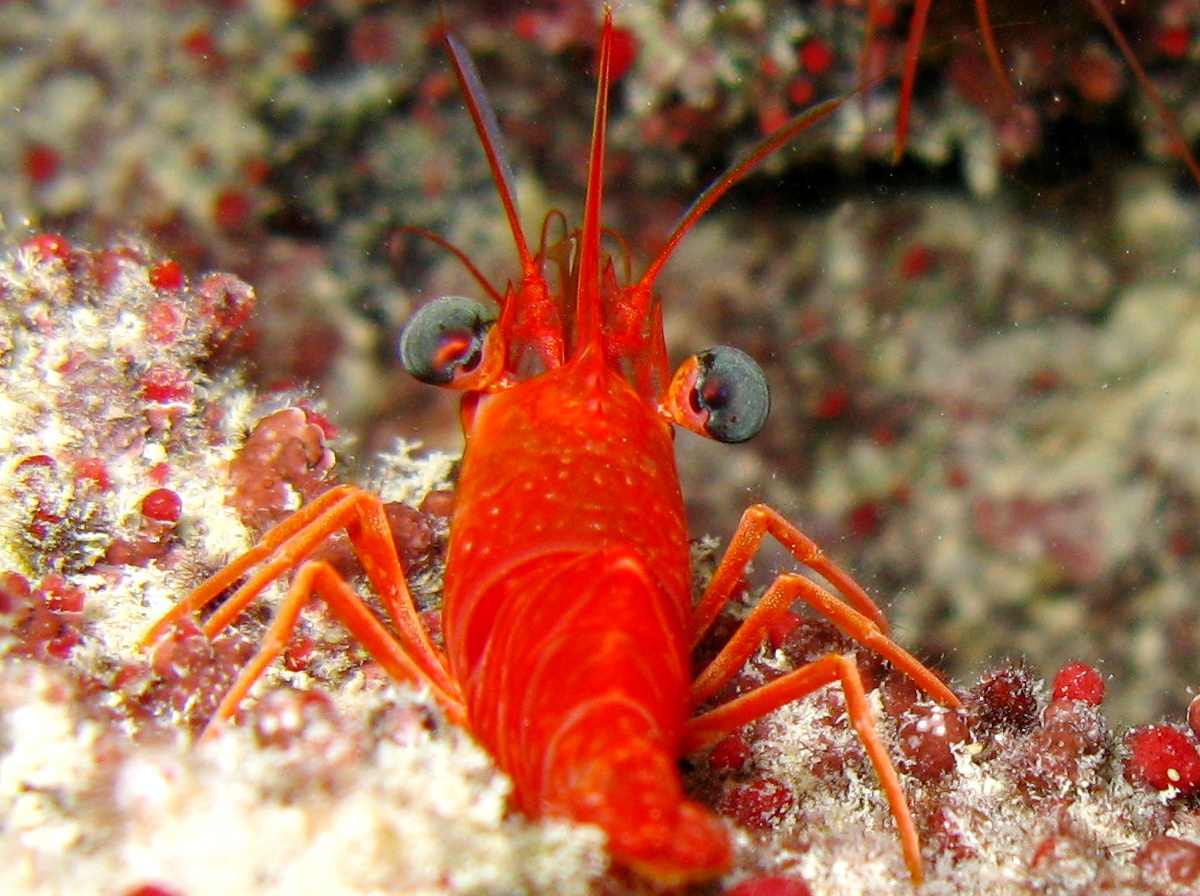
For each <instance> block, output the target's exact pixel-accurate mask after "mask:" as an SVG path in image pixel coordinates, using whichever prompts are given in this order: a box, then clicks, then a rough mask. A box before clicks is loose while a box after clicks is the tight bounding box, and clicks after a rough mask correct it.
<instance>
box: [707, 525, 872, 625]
mask: <svg viewBox="0 0 1200 896" xmlns="http://www.w3.org/2000/svg"><path fill="white" fill-rule="evenodd" d="M768 534H770V535H772V536H774V537H775V540H776V541H778V542H779V543H780V544H781V545H783V546H784V547H785V548H786V549H787V551H788V553H790V554H791V555H792V556H793V557H794V558H795V559H796V562H797V563H800V564H802V565H804V566H807V567H808V568H809V569H811V570H812V571H813V572H815V573H817V574H818V575H820V576H822V577H823V578H824V579H825V580H826V581H828V582H829V583H830V584H831V585H833V587H834V588H836V589H837V590H838V591H839V592H840V593H841V595H842V596H843V597H844V598H845V600H846V601H847V602H848V603H850V604H851V605H852V606H853V607H854V608H855V609H856V610H858V612H859V613H861V614H862V615H863V616H865V617H867V618H868V619H870V620H871V622H873V623H874V624H875V627H876V628H877V629H879V631H880V632H882V633H883V634H885V635H886V634H887V633H888V624H887V620H886V619H885V618H884V616H883V612H882V611H881V610H880V609H879V607H877V606H876V605H875V602H874V601H873V600H871V598H870V597H868V596H867V593H866V592H865V591H863V589H862V586H861V585H859V584H858V582H856V581H854V579H853V578H851V577H850V574H849V573H847V572H846V571H845V570H843V569H842V568H841V567H840V566H838V565H837V564H836V563H834V562H833V561H832V560H830V559H829V558H828V557H826V556H825V555H824V554H823V553H821V549H820V548H819V547H818V546H817V543H816V542H815V541H813V540H812V539H811V538H809V537H808V536H807V535H805V534H804V533H803V532H801V531H800V530H799V529H798V528H796V526H795V525H793V524H792V523H790V522H788V520H786V519H785V518H784V517H783V516H781V515H780V514H779V513H778V512H777V511H775V510H773V509H772V508H770V507H768V506H767V505H766V504H752V505H750V506H749V507H747V508H746V512H745V513H743V514H742V518H741V520H740V521H739V522H738V525H737V529H735V530H734V533H733V537H732V538H731V539H730V540H729V547H728V548H727V549H726V551H725V556H724V557H722V558H721V562H720V564H718V566H717V570H716V572H715V573H713V577H712V581H710V582H709V583H708V588H707V589H706V590H705V592H704V596H703V597H702V598H700V602H699V603H698V604H697V605H696V610H695V613H694V615H693V617H692V618H693V621H694V625H695V628H694V629H693V632H692V646H693V647H695V646H696V644H697V643H698V642H699V641H700V638H701V637H703V635H704V633H705V632H706V631H708V627H709V626H710V625H712V623H713V620H714V619H716V618H717V614H718V613H720V612H721V608H722V607H723V606H725V604H726V603H728V601H729V598H730V596H731V595H732V594H733V593H734V591H735V590H736V588H737V585H738V580H739V579H740V578H741V575H742V573H743V572H745V570H746V565H747V564H748V563H749V562H750V560H751V559H752V558H753V557H754V553H755V552H756V551H757V550H758V546H759V544H761V543H762V540H763V536H765V535H768ZM785 609H786V608H785Z"/></svg>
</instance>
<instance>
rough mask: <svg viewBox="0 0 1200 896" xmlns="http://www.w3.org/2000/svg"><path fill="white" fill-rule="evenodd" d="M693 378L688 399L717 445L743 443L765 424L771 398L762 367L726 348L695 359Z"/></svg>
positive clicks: (722, 347) (743, 355)
mask: <svg viewBox="0 0 1200 896" xmlns="http://www.w3.org/2000/svg"><path fill="white" fill-rule="evenodd" d="M695 361H696V379H695V382H694V384H693V385H692V390H691V395H690V396H689V398H690V402H691V405H692V410H693V411H695V412H696V413H697V414H698V415H700V416H701V417H702V418H703V419H704V421H705V422H704V432H705V434H706V435H708V436H709V437H710V438H713V439H716V440H717V441H718V442H730V443H733V442H745V441H746V440H747V439H752V438H754V436H756V435H757V434H758V431H759V430H760V429H762V427H763V424H764V423H766V422H767V413H768V411H770V409H771V396H770V392H769V391H768V389H767V378H766V377H765V376H763V372H762V368H761V367H759V366H758V365H757V364H756V363H755V362H754V359H753V358H751V357H750V356H749V355H747V354H746V353H745V352H743V351H740V350H739V349H736V348H731V347H730V346H727V345H719V346H717V347H715V348H710V349H706V350H704V351H702V352H700V353H699V354H697V355H696V356H695Z"/></svg>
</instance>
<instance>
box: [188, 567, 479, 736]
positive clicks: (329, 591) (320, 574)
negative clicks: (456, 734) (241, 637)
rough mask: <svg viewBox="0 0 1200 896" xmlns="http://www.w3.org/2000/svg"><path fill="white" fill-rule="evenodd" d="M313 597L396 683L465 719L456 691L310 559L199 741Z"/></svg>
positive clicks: (238, 698)
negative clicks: (411, 686) (423, 692)
mask: <svg viewBox="0 0 1200 896" xmlns="http://www.w3.org/2000/svg"><path fill="white" fill-rule="evenodd" d="M311 597H317V598H319V599H320V600H322V601H324V603H325V606H327V607H328V608H329V609H330V611H331V612H332V613H333V615H334V616H336V617H337V618H338V619H339V620H340V621H341V623H342V624H343V625H344V626H346V628H347V629H348V630H349V631H350V634H352V635H353V636H354V637H355V639H356V640H357V641H358V643H359V644H360V645H361V646H362V647H363V648H364V649H365V650H366V651H367V652H368V653H369V654H371V656H373V657H374V658H375V660H376V661H377V662H378V663H379V665H380V666H382V667H383V669H384V671H385V672H387V673H388V674H389V675H391V676H392V677H393V678H395V679H396V680H397V681H411V682H416V683H425V684H428V685H429V686H430V688H431V689H432V691H433V695H434V697H435V699H437V701H438V703H439V704H440V705H441V706H442V707H443V708H444V709H445V710H446V712H447V713H448V714H449V716H450V717H451V720H452V721H454V722H456V723H458V724H462V722H463V721H464V720H465V718H466V710H465V708H464V707H463V704H462V700H461V699H460V698H459V697H458V696H457V693H456V692H457V689H455V692H453V693H452V692H449V691H446V690H445V689H443V688H442V687H440V686H439V685H438V684H436V683H435V682H433V681H431V680H430V678H429V676H428V675H426V674H425V672H424V671H423V670H422V669H421V668H420V667H419V666H418V665H417V664H416V663H415V662H414V661H413V660H412V659H411V658H410V657H409V655H408V653H407V652H406V651H405V649H404V648H403V647H402V646H401V645H400V643H399V642H398V641H397V640H396V638H395V636H393V635H392V634H391V632H389V631H388V630H387V629H386V628H385V627H384V625H383V623H381V622H380V621H379V619H378V618H376V616H375V614H374V613H373V612H372V611H371V610H370V608H369V607H367V605H366V604H365V603H364V602H363V599H362V598H361V597H359V596H358V594H357V593H356V592H355V591H354V589H353V588H351V587H350V586H349V585H347V584H346V582H345V580H344V579H342V577H341V575H339V574H338V572H337V570H335V569H334V568H333V567H332V566H330V565H329V564H328V563H325V562H323V561H320V560H314V561H310V562H308V563H305V564H304V565H303V566H301V567H300V569H299V570H298V571H297V573H296V577H295V579H293V580H292V584H291V587H289V588H288V593H287V595H286V596H285V597H284V599H283V601H282V603H281V604H280V606H279V610H278V611H277V612H276V614H275V618H274V619H272V620H271V625H270V626H269V627H268V629H267V633H266V634H265V635H264V636H263V639H262V644H261V645H260V646H259V648H258V652H257V653H255V654H254V656H253V657H251V659H250V661H249V662H248V663H246V665H245V666H244V667H243V668H242V671H241V672H240V673H239V675H238V678H237V681H235V682H234V683H233V686H232V687H231V688H230V689H229V691H228V692H227V693H226V694H225V697H224V698H223V699H222V700H221V704H220V705H219V706H218V707H217V710H216V712H214V713H213V717H212V719H211V720H210V721H209V723H208V726H207V727H206V728H205V731H204V735H203V736H207V735H208V734H209V732H211V731H212V730H213V728H214V726H215V725H217V724H219V723H220V722H223V721H226V720H227V719H229V718H232V716H233V714H234V712H235V711H236V710H237V707H238V705H239V704H240V703H241V702H242V699H243V698H244V697H245V696H246V694H247V693H248V692H249V691H250V688H251V687H253V685H254V682H255V681H257V680H258V678H259V676H260V675H262V673H263V671H264V670H265V669H266V668H267V666H269V665H270V664H271V662H272V661H273V660H274V659H275V658H276V657H277V656H279V654H280V653H281V652H282V651H283V649H284V648H285V647H287V645H288V642H289V641H290V640H291V637H292V634H293V632H294V631H295V628H296V622H297V621H298V620H299V618H300V611H301V610H303V609H304V607H305V605H306V604H307V603H308V602H309V599H310V598H311Z"/></svg>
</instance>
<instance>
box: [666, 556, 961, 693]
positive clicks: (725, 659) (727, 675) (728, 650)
mask: <svg viewBox="0 0 1200 896" xmlns="http://www.w3.org/2000/svg"><path fill="white" fill-rule="evenodd" d="M797 600H802V601H804V602H805V603H806V604H808V605H809V606H810V607H811V608H812V609H813V610H814V611H815V612H816V613H817V614H819V615H820V616H823V617H824V618H826V619H828V620H829V621H830V622H832V623H833V624H834V625H835V626H837V627H838V628H839V629H840V630H841V631H842V632H844V633H845V634H846V635H847V636H849V637H850V638H853V639H854V640H855V641H857V642H858V643H859V644H861V645H862V646H863V647H866V648H867V649H868V650H870V651H872V652H874V653H877V654H879V655H880V656H882V657H883V658H884V659H886V660H888V661H889V662H890V663H891V664H892V665H894V666H895V667H896V668H897V669H899V670H900V671H901V672H903V673H904V674H905V675H907V676H908V677H909V678H910V679H912V681H913V683H914V684H916V685H917V687H919V688H920V689H921V690H922V691H924V692H925V693H926V694H927V695H929V696H930V697H931V698H932V699H934V700H936V701H937V702H938V703H941V704H942V705H943V706H952V707H958V706H961V705H962V703H961V702H960V701H959V699H958V697H957V696H955V694H954V692H953V691H951V690H950V689H949V688H948V687H946V685H944V684H943V683H942V681H941V680H940V679H939V678H938V677H937V676H936V675H934V674H933V672H931V671H930V670H929V668H928V667H927V666H925V664H924V663H922V662H921V661H920V660H918V659H917V658H916V657H915V656H913V655H912V654H911V653H909V652H908V651H907V650H905V649H904V648H903V647H901V646H900V645H899V644H897V643H896V642H895V641H893V640H892V639H891V638H889V637H888V636H887V635H885V634H884V633H883V632H881V631H880V630H879V627H878V626H877V625H876V624H875V623H874V621H873V620H871V619H868V618H867V617H866V616H864V615H863V614H862V613H859V612H858V611H857V610H855V609H854V608H852V607H850V606H848V605H847V604H846V603H844V602H843V601H842V600H840V599H838V598H837V597H835V596H834V595H833V594H831V593H829V592H828V591H826V590H825V589H824V588H822V587H821V586H820V585H818V584H817V583H816V582H813V581H811V580H809V579H806V578H804V577H803V576H800V575H796V574H794V573H784V574H783V575H781V576H779V577H778V578H777V579H776V580H775V581H774V583H773V584H772V585H771V587H770V588H768V589H767V591H766V593H765V594H763V596H762V597H761V598H760V599H759V601H758V603H757V604H756V605H755V607H754V609H753V610H752V611H751V612H750V615H749V616H747V617H746V618H745V619H744V620H743V621H742V624H741V625H740V626H739V627H738V629H737V631H735V632H734V633H733V637H731V638H730V639H729V641H728V642H727V643H726V644H725V646H724V647H723V648H722V649H721V652H720V653H718V654H717V655H716V657H714V658H713V660H712V661H711V662H710V663H709V664H708V665H707V666H706V667H705V668H704V670H703V671H702V672H701V673H700V674H699V675H698V676H696V680H695V681H694V682H692V687H691V691H690V697H691V703H692V706H693V708H694V707H697V706H700V705H701V704H702V703H704V702H705V701H706V700H708V699H710V698H711V697H712V696H713V695H714V694H716V692H717V691H718V690H720V689H721V687H722V686H723V685H724V684H725V683H726V682H728V681H729V680H730V679H731V678H732V677H733V676H734V675H735V674H736V673H737V671H738V669H740V668H742V666H743V665H745V663H746V660H748V659H750V656H751V654H753V653H754V651H756V650H757V649H758V647H759V645H760V644H762V642H763V638H764V637H765V635H766V632H767V630H768V629H769V628H770V627H771V626H772V625H773V624H774V623H775V622H776V621H777V620H778V619H779V618H780V617H781V616H782V615H783V614H784V613H785V612H786V611H787V609H788V607H790V606H791V605H792V604H793V603H795V602H796V601H797ZM773 708H774V707H772V709H773ZM769 711H770V710H767V712H769Z"/></svg>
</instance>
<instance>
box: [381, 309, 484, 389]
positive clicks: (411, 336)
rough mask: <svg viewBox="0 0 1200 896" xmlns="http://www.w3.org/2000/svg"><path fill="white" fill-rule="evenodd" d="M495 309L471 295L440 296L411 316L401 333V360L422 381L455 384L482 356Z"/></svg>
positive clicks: (473, 367) (436, 383)
mask: <svg viewBox="0 0 1200 896" xmlns="http://www.w3.org/2000/svg"><path fill="white" fill-rule="evenodd" d="M495 322H496V313H495V312H494V311H493V310H492V309H491V308H489V307H488V306H486V305H484V304H483V303H482V302H477V301H475V300H474V299H467V298H463V297H462V296H443V297H442V298H440V299H436V300H435V301H433V302H430V303H429V304H428V305H425V306H424V307H422V308H421V309H420V310H418V311H417V313H416V314H414V315H413V316H412V318H411V319H410V320H409V322H408V324H407V325H406V326H405V327H404V332H402V333H401V334H400V363H401V364H403V365H404V368H405V370H407V371H408V372H409V373H411V374H412V375H413V376H414V377H416V378H417V379H418V380H420V381H421V382H423V383H429V384H431V385H434V386H452V385H456V383H455V380H458V379H459V378H460V377H462V376H464V375H465V374H469V373H472V372H474V371H475V370H476V368H478V367H479V365H480V362H481V361H482V360H483V354H484V342H485V340H486V338H487V334H488V331H489V330H490V329H491V327H492V324H494V323H495Z"/></svg>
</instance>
